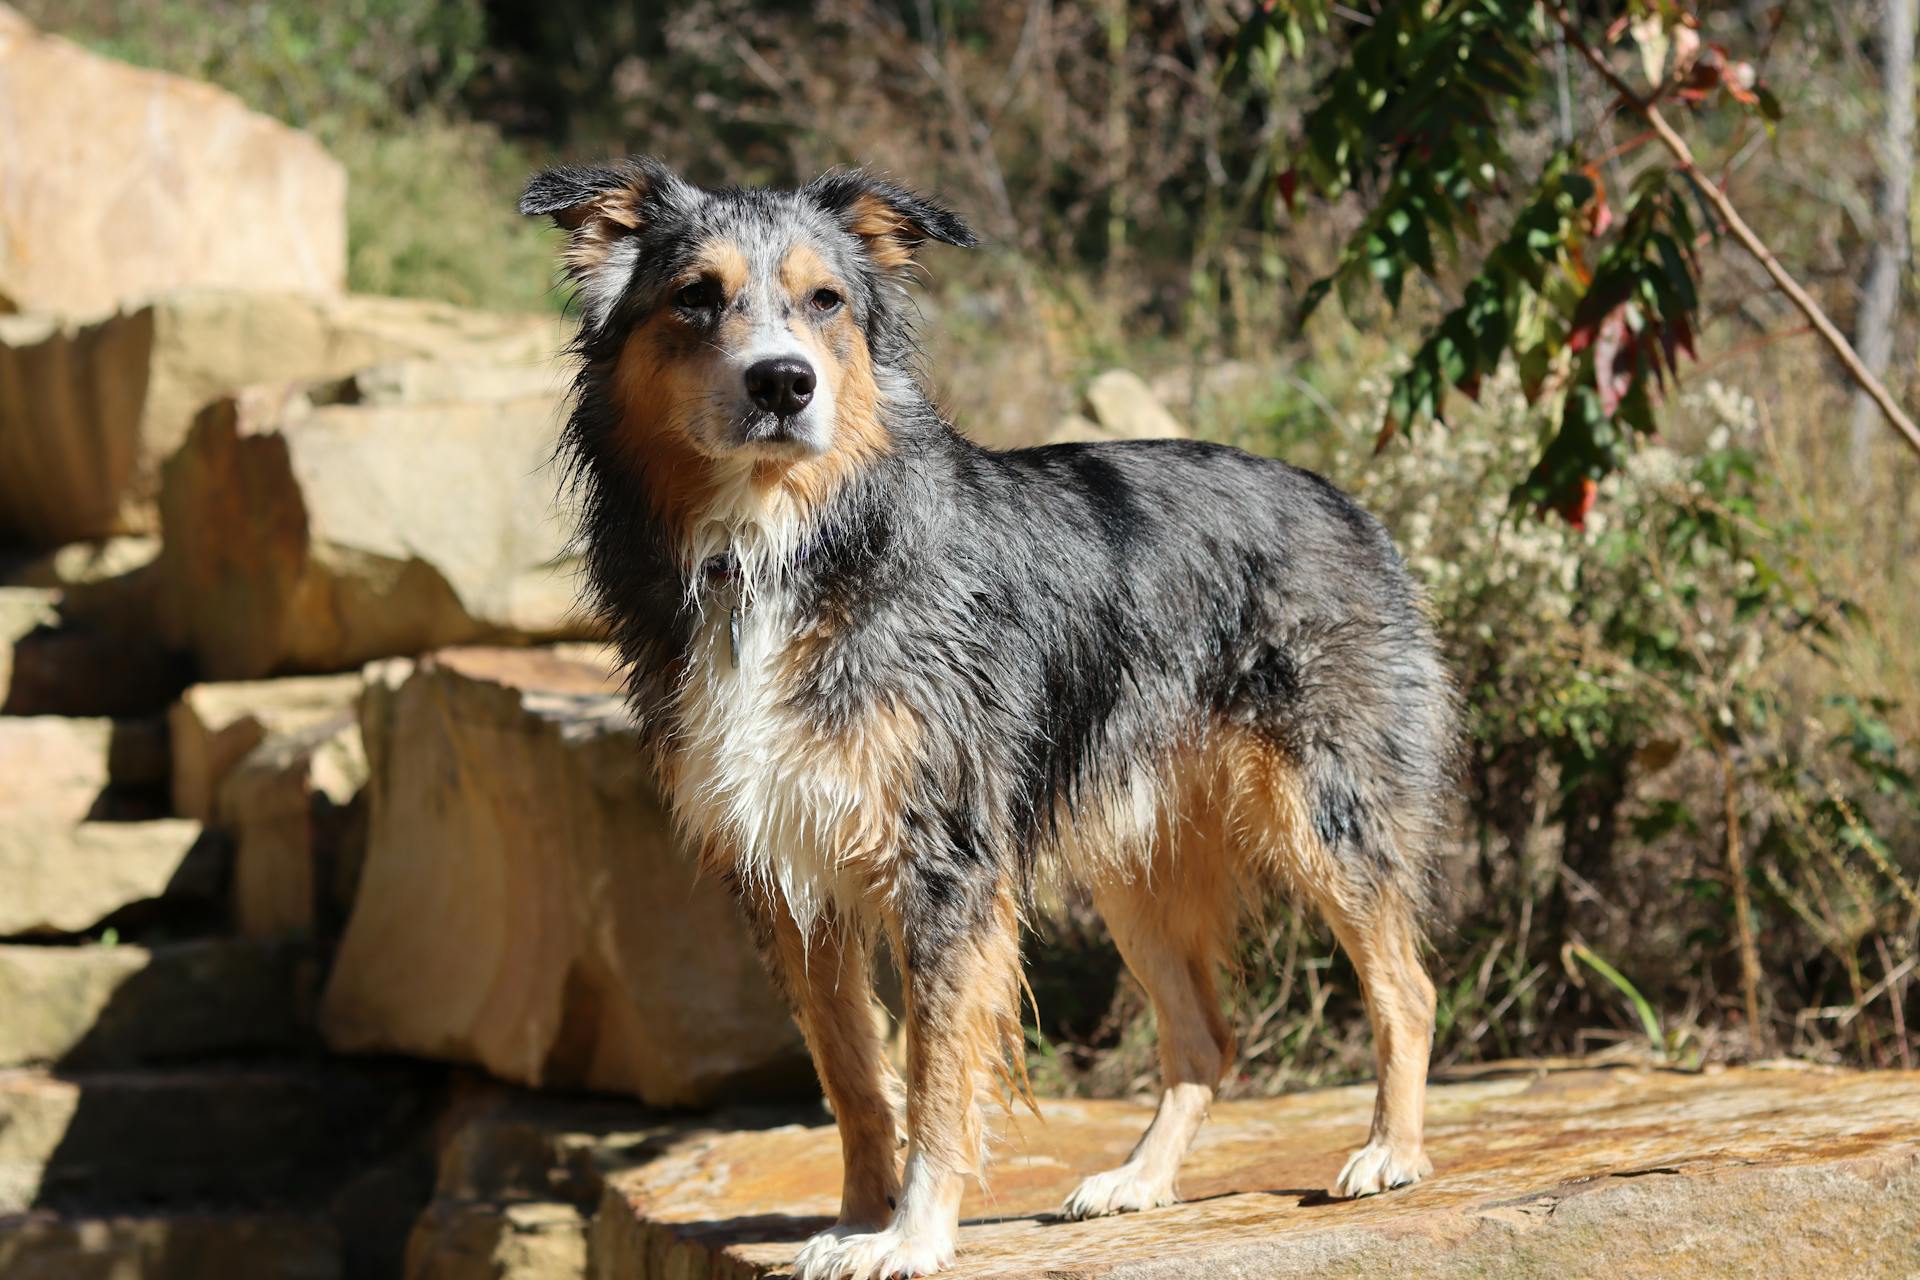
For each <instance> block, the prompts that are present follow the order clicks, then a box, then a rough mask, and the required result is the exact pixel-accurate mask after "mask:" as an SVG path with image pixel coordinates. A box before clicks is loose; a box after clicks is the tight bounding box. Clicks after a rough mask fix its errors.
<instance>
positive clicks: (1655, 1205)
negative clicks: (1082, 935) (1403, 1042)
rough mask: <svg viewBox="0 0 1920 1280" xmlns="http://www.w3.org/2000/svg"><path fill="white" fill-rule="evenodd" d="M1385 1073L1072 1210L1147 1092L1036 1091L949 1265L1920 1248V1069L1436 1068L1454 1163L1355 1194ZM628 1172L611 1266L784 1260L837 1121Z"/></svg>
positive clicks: (1246, 1268) (1113, 1158) (1461, 1272)
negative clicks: (1345, 1179) (1170, 1183)
mask: <svg viewBox="0 0 1920 1280" xmlns="http://www.w3.org/2000/svg"><path fill="white" fill-rule="evenodd" d="M1372 1100H1373V1090H1372V1087H1371V1086H1365V1087H1358V1088H1346V1089H1331V1090H1323V1091H1317V1092H1313V1093H1306V1094H1296V1095H1293V1096H1290V1097H1283V1098H1275V1099H1266V1100H1258V1101H1242V1102H1226V1103H1221V1104H1219V1105H1217V1106H1216V1107H1215V1108H1214V1112H1213V1117H1212V1119H1211V1121H1210V1122H1209V1123H1208V1125H1207V1127H1206V1128H1205V1129H1204V1130H1202V1131H1201V1135H1200V1138H1199V1140H1198V1142H1197V1144H1196V1145H1195V1148H1194V1151H1193V1153H1192V1154H1191V1155H1190V1156H1189V1158H1188V1160H1187V1163H1186V1166H1185V1168H1184V1170H1183V1173H1182V1178H1181V1192H1182V1194H1183V1195H1184V1196H1185V1197H1186V1203H1184V1204H1180V1205H1175V1206H1172V1207H1170V1208H1166V1209H1160V1210H1155V1211H1152V1212H1147V1213H1137V1214H1127V1215H1123V1216H1121V1217H1116V1218H1107V1219H1102V1220H1096V1221H1092V1222H1079V1223H1074V1222H1066V1221H1062V1220H1060V1219H1058V1218H1056V1217H1054V1216H1053V1214H1054V1211H1055V1210H1056V1209H1057V1208H1058V1206H1059V1204H1060V1202H1061V1201H1062V1199H1063V1198H1064V1197H1065V1196H1066V1194H1067V1192H1068V1191H1069V1190H1070V1189H1071V1188H1072V1187H1073V1186H1074V1185H1075V1183H1076V1182H1077V1181H1078V1179H1080V1178H1081V1177H1083V1176H1085V1175H1086V1174H1089V1173H1092V1172H1095V1171H1097V1170H1099V1169H1103V1168H1109V1167H1112V1166H1113V1165H1114V1164H1116V1163H1118V1162H1119V1161H1120V1160H1122V1159H1123V1158H1124V1157H1125V1156H1126V1153H1127V1151H1128V1149H1129V1148H1130V1146H1131V1145H1132V1143H1133V1142H1134V1140H1135V1139H1136V1138H1137V1137H1138V1136H1139V1133H1140V1130H1141V1128H1142V1126H1144V1125H1145V1123H1146V1120H1147V1118H1148V1116H1149V1114H1150V1112H1149V1109H1147V1108H1144V1107H1140V1106H1134V1105H1130V1104H1127V1103H1120V1102H1072V1101H1058V1102H1046V1103H1043V1104H1042V1111H1043V1115H1044V1118H1043V1119H1040V1120H1036V1119H1035V1118H1034V1117H1032V1116H1031V1115H1026V1114H1024V1113H1023V1114H1022V1115H1021V1116H1020V1117H1019V1118H1018V1119H1017V1120H1016V1121H1015V1122H1013V1123H1012V1124H1011V1125H1010V1126H1009V1125H1006V1124H1004V1122H1003V1128H1006V1129H1007V1132H1006V1133H1005V1134H1004V1135H1003V1136H1004V1142H1003V1143H1002V1145H1001V1146H1000V1148H999V1149H998V1151H997V1152H996V1154H995V1156H994V1159H993V1167H992V1169H991V1172H990V1176H989V1185H990V1187H991V1194H990V1195H983V1194H982V1193H981V1192H980V1191H979V1190H978V1189H973V1190H971V1191H970V1192H969V1195H968V1198H967V1201H966V1204H965V1207H964V1209H963V1212H964V1213H965V1214H966V1215H967V1219H966V1221H965V1223H964V1224H963V1226H962V1228H961V1236H960V1264H959V1266H958V1267H957V1268H955V1269H954V1270H953V1271H952V1272H951V1273H946V1274H951V1275H952V1276H954V1277H955V1280H984V1278H986V1277H994V1278H995V1280H1012V1278H1013V1277H1034V1276H1046V1277H1050V1278H1057V1280H1095V1278H1100V1280H1188V1278H1197V1277H1208V1278H1209V1280H1212V1278H1215V1277H1243V1278H1245V1280H1283V1278H1286V1277H1315V1278H1316V1280H1362V1278H1365V1280H1373V1278H1374V1277H1379V1276H1421V1277H1429V1278H1432V1280H1469V1278H1472V1280H1482V1278H1492V1280H1504V1278H1508V1277H1511V1278H1513V1280H1521V1278H1522V1277H1529V1278H1530V1277H1539V1276H1576V1275H1578V1276H1606V1277H1608V1278H1609V1280H1639V1278H1641V1277H1645V1278H1646V1280H1656V1278H1665V1277H1672V1276H1681V1275H1684V1276H1702V1277H1722V1276H1724V1277H1730V1278H1731V1277H1750V1276H1756V1275H1765V1276H1768V1277H1770V1280H1786V1278H1789V1277H1808V1278H1809V1280H1830V1278H1831V1277H1833V1276H1837V1275H1846V1276H1848V1277H1850V1278H1855V1280H1876V1278H1879V1277H1885V1278H1887V1280H1895V1278H1904V1277H1909V1276H1912V1275H1914V1274H1916V1272H1920V1073H1912V1072H1905V1073H1902V1072H1879V1073H1846V1072H1827V1071H1821V1070H1808V1069H1795V1070H1757V1069H1742V1070H1725V1071H1718V1072H1712V1073H1709V1074H1704V1075H1690V1074H1682V1073H1678V1072H1656V1071H1644V1070H1628V1069H1622V1070H1594V1069H1586V1070H1573V1071H1566V1072H1556V1073H1552V1074H1537V1073H1533V1072H1515V1073H1513V1074H1508V1075H1492V1076H1490V1077H1488V1078H1484V1079H1478V1080H1473V1081H1467V1082H1462V1083H1453V1084H1443V1085H1439V1086H1437V1087H1435V1088H1434V1090H1433V1091H1432V1099H1431V1107H1430V1111H1429V1136H1428V1149H1429V1152H1430V1154H1431V1155H1432V1157H1433V1162H1434V1166H1435V1169H1436V1171H1437V1172H1436V1173H1435V1175H1434V1176H1433V1177H1432V1178H1430V1179H1428V1180H1427V1181H1425V1182H1423V1183H1421V1184H1419V1185H1418V1186H1415V1187H1410V1188H1406V1189H1404V1190H1401V1191H1396V1192H1392V1193H1389V1194H1387V1195H1382V1196H1376V1197H1371V1198H1368V1199H1365V1200H1359V1201H1334V1200H1328V1199H1327V1198H1326V1197H1325V1196H1324V1195H1323V1194H1322V1193H1321V1192H1320V1191H1319V1190H1318V1189H1319V1188H1322V1187H1325V1186H1327V1185H1328V1184H1329V1183H1330V1182H1331V1181H1332V1180H1333V1178H1334V1176H1335V1174H1336V1173H1337V1172H1338V1171H1339V1168H1340V1164H1341V1161H1342V1159H1343V1158H1344V1157H1345V1155H1346V1153H1347V1152H1348V1151H1349V1150H1350V1149H1352V1148H1353V1147H1355V1146H1357V1145H1358V1144H1359V1142H1360V1141H1362V1139H1363V1138H1364V1135H1365V1132H1366V1128H1367V1121H1368V1116H1369V1114H1370V1111H1371V1107H1372ZM663 1145H665V1153H664V1154H663V1155H661V1156H660V1157H659V1158H657V1159H655V1160H653V1161H651V1162H649V1163H645V1164H641V1165H638V1166H636V1167H634V1168H632V1169H630V1170H628V1171H626V1172H623V1173H619V1174H616V1175H614V1176H613V1177H611V1178H610V1179H609V1180H608V1182H607V1190H606V1195H605V1199H604V1200H603V1202H602V1204H601V1207H600V1211H599V1213H598V1215H597V1217H596V1219H595V1223H594V1228H593V1234H592V1238H591V1241H590V1250H591V1259H592V1266H591V1268H590V1275H591V1276H593V1277H594V1278H595V1280H615V1278H616V1277H622V1276H631V1275H672V1276H674V1277H676V1278H677V1280H702V1278H704V1277H727V1278H728V1280H735V1278H739V1280H745V1278H747V1277H759V1276H764V1275H770V1274H775V1273H778V1272H780V1271H782V1270H783V1268H785V1267H786V1266H787V1264H789V1263H790V1262H791V1261H792V1259H793V1257H794V1254H795V1252H796V1251H797V1249H798V1247H799V1244H800V1242H801V1241H802V1240H803V1239H805V1237H806V1236H808V1235H809V1234H811V1233H812V1232H814V1231H817V1230H820V1229H822V1228H824V1227H826V1226H827V1225H829V1223H830V1222H831V1220H832V1215H833V1213H834V1212H835V1209H836V1207H837V1195H838V1191H837V1188H838V1186H839V1175H840V1159H839V1144H838V1141H837V1139H836V1137H835V1135H834V1132H833V1130H832V1129H831V1128H829V1127H823V1126H802V1125H782V1126H775V1127H770V1128H764V1129H759V1130H749V1131H731V1132H729V1131H723V1130H720V1129H718V1128H716V1127H712V1126H704V1127H702V1126H691V1125H690V1126H688V1127H687V1129H686V1130H685V1131H684V1132H683V1133H682V1134H681V1135H680V1137H679V1139H678V1141H675V1142H671V1143H667V1144H663Z"/></svg>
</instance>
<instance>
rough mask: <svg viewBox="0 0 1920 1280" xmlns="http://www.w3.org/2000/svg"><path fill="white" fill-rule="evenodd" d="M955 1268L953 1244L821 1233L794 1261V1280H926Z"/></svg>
mask: <svg viewBox="0 0 1920 1280" xmlns="http://www.w3.org/2000/svg"><path fill="white" fill-rule="evenodd" d="M952 1265H953V1241H951V1240H948V1239H944V1238H942V1239H930V1238H926V1237H916V1236H910V1235H908V1234H907V1233H905V1232H903V1231H899V1230H897V1229H895V1228H893V1227H888V1228H887V1229H885V1230H884V1231H872V1232H859V1233H851V1232H849V1231H848V1230H847V1228H845V1227H835V1228H832V1229H830V1230H827V1231H822V1232H821V1233H820V1234H819V1235H817V1236H815V1237H813V1239H811V1240H809V1241H807V1243H806V1244H805V1245H804V1246H802V1247H801V1250H800V1255H799V1256H798V1257H797V1258H795V1259H794V1260H793V1280H893V1277H896V1276H926V1275H932V1274H933V1273H934V1272H936V1271H939V1270H941V1269H942V1268H943V1267H950V1266H952Z"/></svg>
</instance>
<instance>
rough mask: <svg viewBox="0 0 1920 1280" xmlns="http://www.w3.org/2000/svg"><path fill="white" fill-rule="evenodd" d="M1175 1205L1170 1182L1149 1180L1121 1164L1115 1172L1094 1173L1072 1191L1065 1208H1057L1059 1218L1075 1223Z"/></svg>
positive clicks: (1161, 1179)
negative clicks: (1084, 1219) (1114, 1214)
mask: <svg viewBox="0 0 1920 1280" xmlns="http://www.w3.org/2000/svg"><path fill="white" fill-rule="evenodd" d="M1178 1201H1179V1197H1178V1196H1176V1195H1174V1193H1173V1180H1172V1179H1170V1178H1154V1177H1150V1176H1148V1175H1147V1173H1146V1172H1145V1171H1144V1170H1142V1169H1138V1168H1135V1167H1134V1166H1132V1165H1124V1164H1123V1165H1121V1166H1120V1167H1119V1168H1118V1169H1108V1170H1107V1171H1106V1172H1104V1173H1096V1174H1094V1175H1093V1176H1092V1177H1090V1178H1088V1179H1087V1180H1086V1181H1085V1182H1082V1183H1081V1184H1080V1185H1079V1186H1077V1187H1075V1188H1074V1189H1073V1194H1072V1195H1070V1196H1068V1197H1067V1202H1066V1204H1064V1205H1062V1206H1061V1207H1060V1214H1061V1216H1062V1217H1065V1218H1071V1219H1073V1220H1074V1221H1076V1222H1078V1221H1079V1220H1081V1219H1083V1218H1103V1217H1105V1216H1106V1215H1108V1214H1110V1213H1134V1212H1137V1211H1138V1210H1141V1209H1158V1208H1160V1207H1161V1206H1163V1205H1169V1204H1175V1203H1177V1202H1178Z"/></svg>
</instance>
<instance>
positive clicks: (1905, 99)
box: [1847, 0, 1920, 496]
mask: <svg viewBox="0 0 1920 1280" xmlns="http://www.w3.org/2000/svg"><path fill="white" fill-rule="evenodd" d="M1885 3H1886V10H1885V12H1884V13H1883V15H1882V20H1881V27H1880V68H1881V75H1880V83H1881V85H1882V86H1883V87H1884V90H1885V97H1886V104H1887V108H1886V122H1885V127H1884V129H1883V130H1882V132H1881V135H1880V174H1881V178H1880V200H1879V206H1878V209H1877V214H1878V219H1877V220H1878V222H1879V228H1878V232H1877V234H1876V235H1875V237H1874V243H1873V259H1872V261H1871V263H1870V264H1869V265H1868V267H1867V278H1866V283H1865V285H1864V286H1863V287H1862V289H1861V297H1860V315H1859V319H1858V321H1857V322H1856V324H1855V326H1854V339H1853V341H1854V346H1856V347H1858V348H1859V350H1860V359H1861V362H1862V363H1864V364H1865V365H1866V366H1867V368H1868V369H1871V370H1872V371H1873V373H1874V376H1875V377H1878V376H1880V375H1881V374H1883V373H1884V372H1886V368H1887V360H1888V357H1889V356H1891V355H1892V353H1893V330H1894V324H1895V321H1896V319H1897V318H1898V315H1899V309H1900V280H1901V277H1902V275H1904V274H1905V272H1906V267H1907V254H1908V248H1909V245H1908V229H1909V218H1910V211H1909V207H1908V201H1909V199H1910V197H1911V193H1912V190H1913V46H1914V16H1915V11H1916V9H1920V5H1916V3H1915V0H1885ZM1879 417H1880V411H1879V409H1878V408H1877V407H1875V405H1874V403H1873V402H1872V401H1871V400H1869V399H1868V398H1867V396H1866V395H1865V393H1864V392H1858V391H1856V392H1855V393H1854V397H1853V426H1852V431H1851V432H1850V434H1849V436H1848V447H1847V452H1848V459H1849V461H1850V462H1851V463H1852V466H1853V479H1854V487H1855V488H1856V490H1858V491H1859V492H1860V493H1861V494H1862V495H1863V496H1864V495H1865V494H1866V493H1867V492H1868V491H1869V490H1870V489H1871V488H1872V485H1873V444H1874V437H1875V436H1876V435H1877V434H1878V432H1879V427H1878V422H1877V420H1878V419H1879Z"/></svg>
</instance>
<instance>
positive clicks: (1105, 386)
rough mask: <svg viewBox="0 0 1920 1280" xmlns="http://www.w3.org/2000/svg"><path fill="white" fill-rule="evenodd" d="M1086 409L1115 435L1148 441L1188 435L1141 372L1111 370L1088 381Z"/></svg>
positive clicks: (1100, 426)
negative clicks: (1149, 386) (1156, 396)
mask: <svg viewBox="0 0 1920 1280" xmlns="http://www.w3.org/2000/svg"><path fill="white" fill-rule="evenodd" d="M1086 410H1087V416H1088V417H1089V418H1090V419H1092V420H1093V422H1095V423H1096V424H1098V426H1099V428H1100V430H1101V431H1103V432H1105V433H1106V434H1107V436H1109V437H1112V438H1117V439H1121V440H1148V439H1155V438H1158V437H1163V436H1184V435H1186V434H1187V430H1186V428H1185V427H1182V426H1181V425H1180V423H1179V422H1178V421H1176V420H1175V418H1174V416H1173V415H1172V414H1171V413H1168V412H1167V409H1166V406H1165V405H1163V404H1161V403H1160V401H1159V400H1157V399H1155V398H1154V394H1153V392H1152V391H1151V390H1149V389H1148V387H1147V384H1146V383H1145V382H1143V381H1141V379H1140V375H1139V374H1136V373H1130V372H1128V371H1127V370H1125V369H1109V370H1107V371H1106V372H1105V373H1103V374H1100V375H1099V376H1098V377H1096V378H1095V379H1094V380H1093V381H1092V382H1090V383H1088V384H1087V394H1086Z"/></svg>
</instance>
